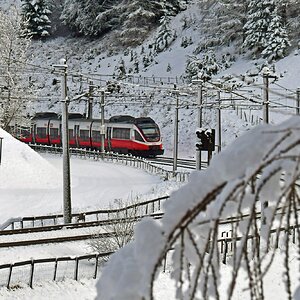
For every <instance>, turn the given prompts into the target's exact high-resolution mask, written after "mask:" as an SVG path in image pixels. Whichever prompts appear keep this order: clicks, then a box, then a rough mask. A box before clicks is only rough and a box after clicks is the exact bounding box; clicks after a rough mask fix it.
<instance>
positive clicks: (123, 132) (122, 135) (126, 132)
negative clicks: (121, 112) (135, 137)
mask: <svg viewBox="0 0 300 300" xmlns="http://www.w3.org/2000/svg"><path fill="white" fill-rule="evenodd" d="M112 138H113V139H120V140H129V139H130V128H114V129H113V135H112Z"/></svg>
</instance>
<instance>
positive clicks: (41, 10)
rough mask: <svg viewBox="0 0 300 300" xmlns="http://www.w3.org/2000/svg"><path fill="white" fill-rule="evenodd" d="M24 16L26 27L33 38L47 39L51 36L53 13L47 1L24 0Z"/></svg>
mask: <svg viewBox="0 0 300 300" xmlns="http://www.w3.org/2000/svg"><path fill="white" fill-rule="evenodd" d="M22 1H23V3H22V14H23V18H24V20H26V24H27V25H26V26H27V30H28V31H29V33H30V34H31V35H32V37H33V38H41V37H47V36H49V35H50V29H51V25H50V24H51V21H50V19H49V16H50V14H51V11H50V9H49V7H48V4H47V3H46V1H45V0H22Z"/></svg>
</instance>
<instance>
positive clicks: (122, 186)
mask: <svg viewBox="0 0 300 300" xmlns="http://www.w3.org/2000/svg"><path fill="white" fill-rule="evenodd" d="M0 136H1V137H3V147H2V148H3V149H2V163H1V165H0V193H1V199H0V204H1V211H0V224H1V223H4V222H5V221H6V220H7V219H9V218H11V217H21V216H30V215H37V214H51V213H53V214H54V213H61V212H62V203H63V198H62V197H63V196H62V158H61V157H60V156H58V157H54V156H51V155H44V157H42V156H40V155H39V154H37V153H36V152H35V151H33V150H32V149H31V148H30V147H29V146H27V145H25V144H23V143H21V142H19V141H17V140H15V139H14V138H12V137H11V136H10V135H8V134H7V133H5V132H4V131H3V130H1V129H0ZM71 173H72V177H71V185H72V191H71V196H72V208H73V212H78V211H82V210H95V209H100V208H108V207H109V204H110V203H112V202H113V201H114V200H115V199H120V198H122V199H123V201H124V202H130V201H131V202H132V201H135V200H136V198H139V199H141V198H142V195H143V196H144V195H145V194H147V196H148V199H149V198H151V197H153V198H155V197H156V196H157V195H160V194H162V193H165V190H166V191H167V192H168V189H169V187H167V184H166V183H164V182H163V181H162V180H161V179H160V177H158V176H153V175H149V174H147V173H145V172H144V171H142V170H137V169H134V168H131V167H126V166H122V165H117V164H111V163H105V162H100V161H97V162H96V161H89V160H81V159H75V158H74V159H71Z"/></svg>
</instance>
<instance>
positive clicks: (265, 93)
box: [263, 73, 269, 124]
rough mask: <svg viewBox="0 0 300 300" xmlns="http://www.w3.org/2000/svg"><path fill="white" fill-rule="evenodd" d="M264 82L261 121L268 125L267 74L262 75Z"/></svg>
mask: <svg viewBox="0 0 300 300" xmlns="http://www.w3.org/2000/svg"><path fill="white" fill-rule="evenodd" d="M263 81H264V86H265V88H264V105H263V119H264V122H265V123H267V124H268V123H269V74H267V73H264V74H263Z"/></svg>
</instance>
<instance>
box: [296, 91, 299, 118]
mask: <svg viewBox="0 0 300 300" xmlns="http://www.w3.org/2000/svg"><path fill="white" fill-rule="evenodd" d="M296 114H297V115H299V114H300V88H298V89H297V105H296Z"/></svg>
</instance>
